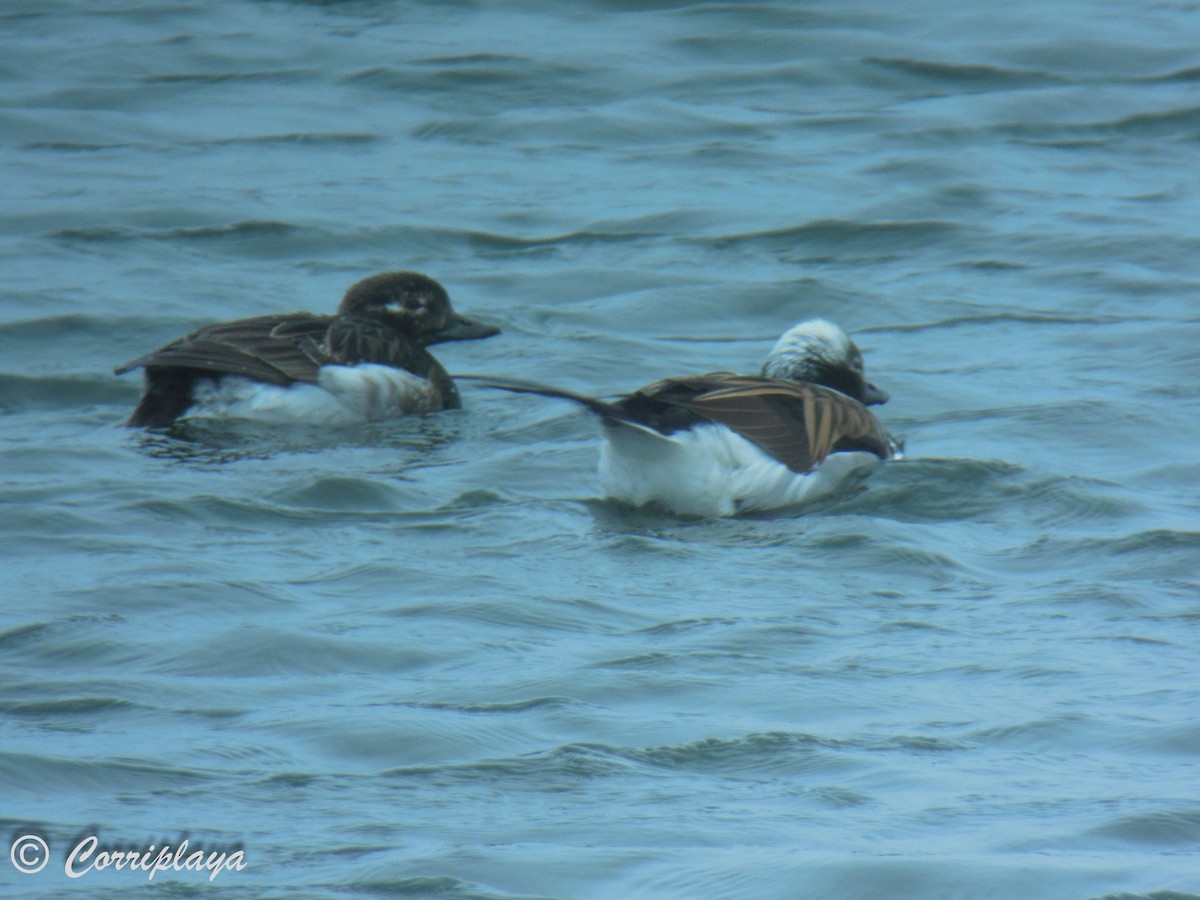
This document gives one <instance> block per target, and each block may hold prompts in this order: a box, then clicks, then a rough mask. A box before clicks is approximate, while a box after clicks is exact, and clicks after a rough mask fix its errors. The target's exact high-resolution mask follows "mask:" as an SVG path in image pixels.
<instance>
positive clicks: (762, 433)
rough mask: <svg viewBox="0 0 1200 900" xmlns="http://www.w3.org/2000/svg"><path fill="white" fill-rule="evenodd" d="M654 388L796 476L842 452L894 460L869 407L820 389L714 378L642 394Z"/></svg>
mask: <svg viewBox="0 0 1200 900" xmlns="http://www.w3.org/2000/svg"><path fill="white" fill-rule="evenodd" d="M700 388H703V389H704V390H703V391H702V392H699V393H696V391H697V389H700ZM652 389H656V394H655V396H656V398H657V399H659V400H663V401H666V402H668V403H670V404H672V405H674V406H678V407H680V408H682V409H686V410H688V411H689V412H692V413H694V414H696V415H698V416H700V417H702V418H704V419H706V420H708V421H710V422H716V423H718V424H720V425H725V426H726V427H728V428H731V429H732V430H734V431H736V432H737V433H738V434H740V435H741V436H742V437H744V438H746V439H747V440H748V441H752V442H753V443H755V444H757V445H758V446H759V447H761V448H762V449H763V450H765V451H766V452H767V453H769V454H771V456H773V457H775V458H776V459H778V460H779V461H780V462H782V463H783V464H784V465H786V466H787V467H788V468H789V469H791V470H792V471H794V472H807V471H810V470H811V469H813V468H814V467H815V466H817V465H818V464H820V463H821V462H822V461H823V460H824V459H825V457H827V456H828V455H829V454H830V453H836V452H840V451H848V450H864V451H867V452H869V453H874V454H875V455H876V456H879V457H880V458H882V459H887V458H889V457H890V456H892V443H891V440H890V439H889V437H888V435H887V432H885V431H884V430H883V426H881V425H880V424H879V420H878V419H876V418H875V416H874V415H872V414H871V412H870V411H869V410H868V409H867V408H866V407H865V406H863V405H862V404H861V403H859V402H858V401H857V400H854V399H853V398H851V397H847V396H846V395H845V394H841V393H839V392H838V391H834V390H831V389H829V388H825V387H821V386H820V385H815V384H797V383H794V382H790V381H779V380H776V379H773V378H755V377H749V376H739V375H728V374H724V373H714V374H712V375H706V376H697V377H694V378H685V379H670V380H669V381H665V382H659V383H658V384H656V385H651V386H650V387H649V388H643V390H642V391H639V393H648V392H650V391H651V390H652ZM689 395H690V396H689Z"/></svg>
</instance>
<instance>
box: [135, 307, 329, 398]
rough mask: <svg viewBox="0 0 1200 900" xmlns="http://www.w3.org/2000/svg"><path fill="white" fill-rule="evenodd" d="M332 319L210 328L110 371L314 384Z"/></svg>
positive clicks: (270, 319)
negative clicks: (182, 371)
mask: <svg viewBox="0 0 1200 900" xmlns="http://www.w3.org/2000/svg"><path fill="white" fill-rule="evenodd" d="M332 321H333V317H331V316H314V315H310V314H309V313H295V314H293V315H288V316H258V317H256V318H251V319H239V320H238V321H236V322H227V323H224V324H221V325H210V326H209V327H207V328H201V329H200V330H199V331H195V332H193V333H191V334H189V335H187V336H186V337H182V338H180V339H179V340H177V341H173V342H171V343H170V344H167V345H166V346H165V347H161V348H159V349H158V350H155V351H154V352H153V353H147V354H146V355H145V356H142V357H139V358H138V359H135V360H133V361H131V362H128V363H126V364H125V365H123V366H121V367H120V368H119V369H117V370H116V371H117V374H118V375H120V374H124V373H125V372H129V371H131V370H133V369H137V368H141V367H177V368H187V369H199V370H201V371H205V372H212V373H214V374H220V375H243V376H245V377H247V378H253V379H255V380H257V381H265V382H268V383H270V384H279V385H288V384H292V383H294V382H297V381H305V382H309V383H316V380H317V372H318V369H319V368H320V365H321V362H322V361H323V360H322V357H321V353H320V351H319V348H318V343H319V342H320V341H321V340H322V339H323V338H324V336H325V333H326V331H327V330H328V328H329V326H330V323H331V322H332Z"/></svg>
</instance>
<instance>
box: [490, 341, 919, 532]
mask: <svg viewBox="0 0 1200 900" xmlns="http://www.w3.org/2000/svg"><path fill="white" fill-rule="evenodd" d="M486 382H487V383H488V384H489V385H490V386H493V387H499V388H502V389H504V390H509V391H514V392H517V393H530V394H542V395H545V396H549V397H559V398H562V399H565V400H571V401H574V402H576V403H579V404H581V405H582V406H584V407H586V408H587V409H589V410H591V411H592V412H593V413H595V414H596V415H598V416H599V417H600V420H601V422H602V423H603V424H604V432H605V437H606V438H607V440H606V441H605V443H604V446H603V448H602V450H601V454H600V481H601V486H602V488H603V490H604V492H605V493H606V495H607V496H609V497H613V498H616V499H619V500H623V501H625V502H627V503H630V504H633V505H635V506H641V505H644V504H648V503H653V504H656V505H659V506H662V507H665V508H666V509H668V510H670V511H672V512H675V513H677V514H680V515H685V516H729V515H734V514H737V513H742V512H748V511H751V510H767V509H775V508H780V507H787V506H792V505H796V504H799V503H802V502H805V501H808V500H812V499H815V498H816V497H818V496H821V495H824V494H827V493H829V492H830V491H831V490H833V489H835V488H836V487H837V486H838V484H840V483H841V482H842V481H843V480H844V478H845V476H846V475H847V474H848V473H849V472H850V471H852V470H854V469H857V468H859V467H861V466H864V465H868V464H872V463H874V462H876V461H878V460H880V459H891V458H893V457H896V456H898V455H899V454H900V445H899V443H898V442H897V441H896V440H895V439H894V438H893V437H892V436H891V435H889V434H888V433H887V431H885V430H884V428H883V426H882V425H880V423H879V421H878V420H877V419H876V418H875V416H874V415H872V414H871V412H870V410H868V409H867V405H868V404H876V403H885V402H887V399H888V395H887V394H886V393H885V392H884V391H881V390H880V389H879V388H877V387H875V385H873V384H871V383H870V382H869V381H867V380H866V378H865V376H864V374H863V359H862V353H861V352H859V349H858V347H856V346H855V345H854V342H853V341H852V340H850V338H849V337H848V336H847V335H846V334H845V332H843V331H842V330H841V329H840V328H838V327H837V326H836V325H834V324H833V323H831V322H827V321H825V320H823V319H811V320H809V321H806V322H801V323H800V324H798V325H796V326H795V327H794V328H792V329H791V330H789V331H788V332H787V333H785V334H784V335H783V337H781V338H780V339H779V341H778V343H776V344H775V347H774V349H773V350H772V351H771V353H770V354H769V355H768V357H767V360H766V363H765V364H764V365H763V368H762V374H761V375H758V376H748V375H734V374H731V373H728V372H713V373H710V374H707V375H694V376H685V377H681V378H667V379H664V380H663V381H657V382H655V383H654V384H651V385H648V386H646V387H643V388H641V389H639V390H637V391H634V392H633V393H631V394H627V395H624V396H622V397H621V398H620V399H618V400H616V401H615V402H608V401H605V400H600V399H597V398H595V397H588V396H584V395H581V394H576V393H573V392H571V391H563V390H559V389H557V388H552V387H546V386H543V385H538V384H532V383H524V382H512V381H505V380H502V379H501V380H497V379H486Z"/></svg>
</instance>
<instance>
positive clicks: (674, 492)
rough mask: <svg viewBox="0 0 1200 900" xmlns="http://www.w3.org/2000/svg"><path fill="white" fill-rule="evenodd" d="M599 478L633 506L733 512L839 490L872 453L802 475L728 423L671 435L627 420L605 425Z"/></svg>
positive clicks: (836, 459)
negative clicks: (648, 505) (656, 505)
mask: <svg viewBox="0 0 1200 900" xmlns="http://www.w3.org/2000/svg"><path fill="white" fill-rule="evenodd" d="M605 433H606V437H607V440H606V441H605V443H604V446H603V447H602V449H601V451H600V484H601V487H602V489H603V490H604V492H605V494H606V495H607V496H609V497H614V498H616V499H618V500H624V501H625V502H627V503H631V504H633V505H635V506H641V505H643V504H645V503H650V502H654V503H657V504H659V505H661V506H664V507H666V508H667V509H669V510H671V511H673V512H675V513H677V514H679V515H685V516H731V515H734V514H735V513H739V512H749V511H751V510H767V509H778V508H781V507H787V506H795V505H799V504H801V503H806V502H808V501H811V500H814V499H816V498H818V497H821V496H824V495H826V494H828V493H829V492H831V491H833V490H834V489H836V488H837V487H838V486H839V485H840V484H841V483H842V482H843V481H844V480H845V479H846V477H847V476H848V475H849V474H850V473H851V472H852V471H854V470H855V469H859V468H862V467H864V466H869V465H872V464H874V463H876V462H878V457H876V456H875V455H874V454H873V453H865V452H864V453H834V454H832V455H831V456H829V457H828V458H827V459H826V460H825V461H824V462H823V463H822V464H821V465H820V466H818V467H817V468H816V469H815V470H813V471H812V472H808V473H804V474H799V473H796V472H793V471H792V470H791V469H789V468H788V467H787V466H785V465H784V464H783V463H781V462H779V460H777V459H775V458H774V457H772V456H770V455H768V454H767V453H766V452H764V451H763V450H762V449H760V448H759V447H758V446H757V445H756V444H754V443H752V442H750V441H748V440H746V439H745V438H743V437H742V436H741V435H739V434H737V433H736V432H734V431H731V430H730V429H728V428H726V427H725V426H723V425H712V424H706V425H697V426H696V427H694V428H689V429H687V430H686V431H680V432H676V433H675V434H673V435H671V436H670V437H666V436H663V435H660V434H657V433H656V432H651V431H648V430H642V429H639V428H636V427H630V426H627V425H615V426H608V427H606V428H605Z"/></svg>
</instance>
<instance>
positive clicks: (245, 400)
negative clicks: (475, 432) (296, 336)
mask: <svg viewBox="0 0 1200 900" xmlns="http://www.w3.org/2000/svg"><path fill="white" fill-rule="evenodd" d="M440 405H441V400H440V397H438V396H437V392H436V391H435V390H434V389H433V387H432V386H431V385H430V383H429V382H428V381H426V380H425V379H424V378H421V377H420V376H418V375H414V374H413V373H412V372H407V371H405V370H403V369H395V368H392V367H391V366H380V365H376V364H374V363H363V364H361V365H357V366H324V367H322V369H321V371H320V373H319V374H318V376H317V383H316V384H304V383H298V384H293V385H290V386H288V387H280V386H278V385H274V384H264V383H263V382H260V381H252V380H250V379H248V378H238V377H231V376H226V377H224V378H222V379H220V381H217V382H215V383H214V382H213V381H210V380H208V379H202V380H201V381H199V382H198V383H197V384H196V388H195V391H194V392H193V405H192V407H191V408H190V409H189V410H188V412H187V415H188V417H189V418H192V417H207V418H235V419H254V420H256V421H260V422H268V423H275V424H286V423H298V424H308V425H333V426H338V425H359V424H362V423H364V422H375V421H379V420H382V419H392V418H396V417H397V416H403V415H408V414H410V413H423V412H429V411H431V410H433V409H436V408H440Z"/></svg>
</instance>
